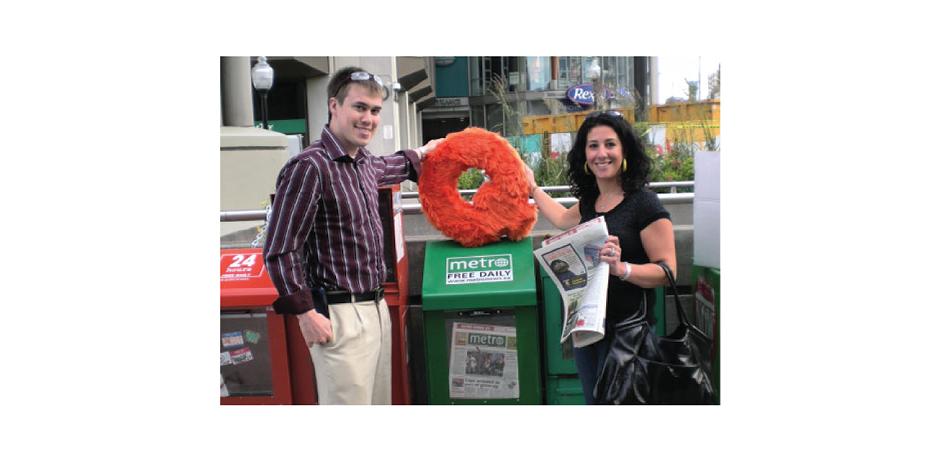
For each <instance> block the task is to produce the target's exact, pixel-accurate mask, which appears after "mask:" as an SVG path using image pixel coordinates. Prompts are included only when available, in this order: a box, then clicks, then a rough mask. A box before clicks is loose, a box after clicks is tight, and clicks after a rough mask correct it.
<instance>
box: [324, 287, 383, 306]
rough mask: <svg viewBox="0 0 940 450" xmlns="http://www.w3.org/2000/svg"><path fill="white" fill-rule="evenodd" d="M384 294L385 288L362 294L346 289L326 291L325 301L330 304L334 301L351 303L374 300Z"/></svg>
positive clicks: (334, 302)
mask: <svg viewBox="0 0 940 450" xmlns="http://www.w3.org/2000/svg"><path fill="white" fill-rule="evenodd" d="M384 295H385V289H382V288H378V289H376V290H374V291H369V292H366V293H364V294H353V293H351V292H347V291H326V301H327V302H329V303H330V304H331V305H333V304H336V303H352V302H354V301H356V302H371V301H376V300H379V299H381V298H383V296H384Z"/></svg>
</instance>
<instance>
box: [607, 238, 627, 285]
mask: <svg viewBox="0 0 940 450" xmlns="http://www.w3.org/2000/svg"><path fill="white" fill-rule="evenodd" d="M601 261H604V262H606V263H607V264H610V274H611V275H613V276H615V277H618V278H619V277H620V275H623V272H624V270H626V268H625V265H624V264H621V263H620V239H619V238H618V237H617V236H614V235H610V236H607V241H606V242H604V246H603V247H602V248H601Z"/></svg>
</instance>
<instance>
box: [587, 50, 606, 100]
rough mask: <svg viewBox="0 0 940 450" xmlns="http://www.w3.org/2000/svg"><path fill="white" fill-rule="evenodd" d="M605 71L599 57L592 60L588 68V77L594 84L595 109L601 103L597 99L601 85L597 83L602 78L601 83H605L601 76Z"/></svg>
mask: <svg viewBox="0 0 940 450" xmlns="http://www.w3.org/2000/svg"><path fill="white" fill-rule="evenodd" d="M602 73H603V71H602V70H601V65H600V64H599V63H598V61H597V58H594V60H593V61H591V67H589V68H588V78H590V79H591V84H592V85H593V90H594V109H595V110H597V109H598V105H600V104H601V103H600V102H599V101H598V100H597V96H598V93H599V92H600V89H598V87H600V86H599V85H598V83H597V81H598V80H601V83H600V84H603V79H602V78H601V76H602Z"/></svg>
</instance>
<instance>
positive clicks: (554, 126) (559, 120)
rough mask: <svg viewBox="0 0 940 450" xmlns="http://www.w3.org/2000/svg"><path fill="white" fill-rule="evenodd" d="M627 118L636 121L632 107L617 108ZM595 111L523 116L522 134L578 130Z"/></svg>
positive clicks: (631, 121)
mask: <svg viewBox="0 0 940 450" xmlns="http://www.w3.org/2000/svg"><path fill="white" fill-rule="evenodd" d="M614 111H620V113H621V114H623V116H624V117H625V118H626V119H627V122H630V123H634V122H636V115H635V113H634V111H633V109H632V108H626V109H615V110H614ZM592 112H593V111H582V112H576V113H568V114H559V115H557V116H525V117H523V118H522V134H541V133H574V132H576V131H578V128H580V127H581V124H582V123H584V119H585V118H586V117H587V116H588V114H591V113H592Z"/></svg>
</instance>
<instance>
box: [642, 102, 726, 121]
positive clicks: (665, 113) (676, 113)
mask: <svg viewBox="0 0 940 450" xmlns="http://www.w3.org/2000/svg"><path fill="white" fill-rule="evenodd" d="M701 120H708V121H715V122H718V121H719V120H721V100H704V101H701V102H688V103H673V104H670V105H656V106H653V107H651V108H650V112H649V122H694V121H701Z"/></svg>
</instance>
